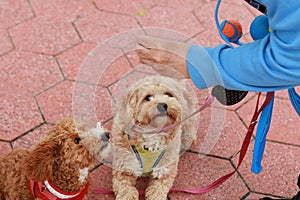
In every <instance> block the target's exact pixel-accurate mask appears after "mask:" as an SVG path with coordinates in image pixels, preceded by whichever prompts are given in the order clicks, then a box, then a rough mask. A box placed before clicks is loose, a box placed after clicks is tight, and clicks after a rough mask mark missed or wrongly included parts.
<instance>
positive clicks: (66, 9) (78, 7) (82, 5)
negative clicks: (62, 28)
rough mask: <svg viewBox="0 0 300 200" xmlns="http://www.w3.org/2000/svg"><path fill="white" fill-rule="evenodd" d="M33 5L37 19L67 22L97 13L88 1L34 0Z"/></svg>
mask: <svg viewBox="0 0 300 200" xmlns="http://www.w3.org/2000/svg"><path fill="white" fill-rule="evenodd" d="M31 5H32V7H33V10H34V12H35V14H36V15H37V17H40V16H43V17H45V18H48V19H52V18H56V19H57V18H60V20H63V21H66V22H72V21H75V20H76V19H79V18H82V17H85V16H87V15H90V14H92V13H94V12H96V11H97V9H96V7H95V6H94V5H93V2H92V1H86V0H69V1H64V0H54V1H53V0H44V1H43V3H41V2H40V1H39V0H32V1H31Z"/></svg>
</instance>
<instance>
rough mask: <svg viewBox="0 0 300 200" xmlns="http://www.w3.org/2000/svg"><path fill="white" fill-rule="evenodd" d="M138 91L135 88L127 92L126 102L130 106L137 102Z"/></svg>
mask: <svg viewBox="0 0 300 200" xmlns="http://www.w3.org/2000/svg"><path fill="white" fill-rule="evenodd" d="M138 93H139V90H138V89H136V90H134V91H133V92H129V93H128V96H127V103H128V104H129V105H130V106H131V107H135V106H136V104H137V102H138Z"/></svg>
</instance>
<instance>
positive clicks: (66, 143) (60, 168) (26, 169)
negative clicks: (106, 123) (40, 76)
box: [0, 119, 110, 200]
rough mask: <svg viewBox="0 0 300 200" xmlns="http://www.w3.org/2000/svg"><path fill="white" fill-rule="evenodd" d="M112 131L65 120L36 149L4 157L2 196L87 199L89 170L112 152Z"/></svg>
mask: <svg viewBox="0 0 300 200" xmlns="http://www.w3.org/2000/svg"><path fill="white" fill-rule="evenodd" d="M109 148H110V144H109V137H108V133H107V132H106V131H105V130H104V129H103V128H102V127H101V126H100V125H99V124H98V125H97V127H96V128H92V129H89V130H87V129H86V128H85V127H84V125H82V124H79V123H76V125H75V122H74V121H73V119H63V120H62V121H60V122H59V123H58V124H56V125H55V126H54V127H53V128H52V130H51V131H50V132H49V133H48V135H47V136H46V137H45V138H44V139H43V140H42V141H41V142H39V143H37V144H36V146H35V147H34V148H33V149H32V150H13V151H11V152H10V153H8V154H6V155H2V156H1V157H0V169H1V170H0V177H1V178H0V199H1V200H2V199H5V200H31V199H64V198H68V199H69V200H72V199H78V200H79V199H84V198H86V197H85V196H86V192H87V190H88V186H89V183H90V182H89V181H90V177H89V175H88V174H89V169H90V168H91V167H93V166H94V165H95V164H96V161H97V160H96V158H98V159H101V158H103V157H104V156H105V155H106V154H107V153H108V151H109Z"/></svg>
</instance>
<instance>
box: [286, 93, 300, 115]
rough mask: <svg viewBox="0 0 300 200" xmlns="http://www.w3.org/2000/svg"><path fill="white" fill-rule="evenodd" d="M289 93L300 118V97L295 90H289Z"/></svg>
mask: <svg viewBox="0 0 300 200" xmlns="http://www.w3.org/2000/svg"><path fill="white" fill-rule="evenodd" d="M288 91H289V97H290V100H291V102H292V105H293V106H294V108H295V110H296V112H297V113H298V115H299V116H300V96H299V95H298V94H297V92H296V90H295V88H289V89H288Z"/></svg>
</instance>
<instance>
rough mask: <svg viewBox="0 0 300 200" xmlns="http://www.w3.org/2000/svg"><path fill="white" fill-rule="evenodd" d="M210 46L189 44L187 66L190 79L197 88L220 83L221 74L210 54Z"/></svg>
mask: <svg viewBox="0 0 300 200" xmlns="http://www.w3.org/2000/svg"><path fill="white" fill-rule="evenodd" d="M211 53H213V51H211V49H210V48H204V47H201V46H197V45H191V47H190V48H189V50H188V54H187V67H188V72H189V75H190V78H191V80H192V81H193V83H194V84H195V85H196V87H197V88H199V89H204V88H208V87H211V86H213V85H218V84H221V76H220V73H219V72H218V70H217V67H216V65H215V63H214V61H213V59H212V56H211V55H210V54H211Z"/></svg>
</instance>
